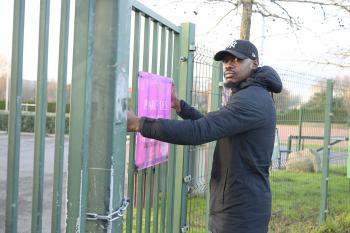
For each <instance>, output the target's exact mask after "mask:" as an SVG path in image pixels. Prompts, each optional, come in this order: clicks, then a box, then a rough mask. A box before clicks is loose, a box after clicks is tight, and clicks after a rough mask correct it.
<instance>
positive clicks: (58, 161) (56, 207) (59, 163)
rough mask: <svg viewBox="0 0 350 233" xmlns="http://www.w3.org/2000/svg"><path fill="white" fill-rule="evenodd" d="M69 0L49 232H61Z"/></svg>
mask: <svg viewBox="0 0 350 233" xmlns="http://www.w3.org/2000/svg"><path fill="white" fill-rule="evenodd" d="M69 12H70V0H63V1H62V2H61V23H60V24H61V25H60V49H59V60H58V83H57V95H56V96H57V97H56V119H55V121H56V130H55V161H54V175H53V192H52V215H51V232H55V233H60V232H61V221H62V220H61V213H62V186H63V170H64V133H65V114H66V103H67V90H66V89H67V88H66V84H67V64H68V60H67V57H68V36H69Z"/></svg>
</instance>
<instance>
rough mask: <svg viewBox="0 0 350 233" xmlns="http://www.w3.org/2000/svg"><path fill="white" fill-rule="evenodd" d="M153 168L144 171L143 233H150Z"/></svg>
mask: <svg viewBox="0 0 350 233" xmlns="http://www.w3.org/2000/svg"><path fill="white" fill-rule="evenodd" d="M152 173H153V168H151V167H150V168H147V169H146V187H145V188H146V192H145V230H144V232H145V233H149V232H150V228H151V184H152Z"/></svg>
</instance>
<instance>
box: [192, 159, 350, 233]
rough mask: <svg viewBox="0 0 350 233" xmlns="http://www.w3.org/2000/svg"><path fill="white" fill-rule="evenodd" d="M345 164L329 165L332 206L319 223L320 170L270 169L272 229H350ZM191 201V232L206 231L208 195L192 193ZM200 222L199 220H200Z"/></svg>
mask: <svg viewBox="0 0 350 233" xmlns="http://www.w3.org/2000/svg"><path fill="white" fill-rule="evenodd" d="M345 171H346V167H345V166H336V165H331V166H330V172H329V174H330V180H329V198H328V203H329V210H330V216H329V218H328V220H327V221H326V223H325V224H323V225H319V222H318V216H319V208H320V194H321V178H322V174H321V173H294V172H287V171H285V170H278V171H275V170H273V171H272V172H271V177H270V180H271V190H272V217H271V221H270V230H269V232H271V233H280V232H286V233H300V232H313V233H333V232H334V233H338V232H339V233H340V232H341V233H345V232H347V231H349V229H350V214H349V213H350V203H349V202H347V201H349V200H350V199H349V195H350V194H349V191H350V190H349V187H350V186H349V185H350V183H349V179H348V178H346V172H345ZM189 202H190V203H191V205H192V206H195V208H192V209H191V212H190V210H188V211H189V212H188V215H189V217H188V219H189V222H191V219H193V221H195V220H198V219H201V220H200V221H196V224H197V225H195V226H194V224H190V226H192V227H191V232H203V229H204V228H203V226H204V225H203V224H202V223H204V222H202V221H204V219H205V218H204V216H205V212H203V211H200V210H202V209H205V208H206V199H205V198H203V197H192V198H191V199H189ZM199 223H200V224H199Z"/></svg>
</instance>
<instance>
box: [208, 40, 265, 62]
mask: <svg viewBox="0 0 350 233" xmlns="http://www.w3.org/2000/svg"><path fill="white" fill-rule="evenodd" d="M227 55H232V56H234V57H237V58H238V59H247V58H250V59H252V60H258V61H259V55H258V49H257V48H256V47H255V45H254V44H253V43H251V42H250V41H248V40H234V41H232V42H231V44H229V46H227V47H226V49H225V50H221V51H219V52H217V53H216V54H215V56H214V60H215V61H222V60H223V59H224V58H225V57H226V56H227Z"/></svg>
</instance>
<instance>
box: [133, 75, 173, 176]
mask: <svg viewBox="0 0 350 233" xmlns="http://www.w3.org/2000/svg"><path fill="white" fill-rule="evenodd" d="M171 85H172V80H171V79H170V78H168V77H163V76H159V75H155V74H151V73H146V72H140V73H139V77H138V109H137V111H138V116H139V117H143V116H146V117H152V118H166V119H170V118H171V88H172V87H171ZM168 153H169V144H168V143H165V142H160V141H157V140H155V139H150V138H145V137H143V136H142V135H141V134H140V133H137V134H136V156H135V165H136V168H137V169H138V170H140V169H144V168H147V167H151V166H154V165H156V164H159V163H162V162H164V161H167V159H168Z"/></svg>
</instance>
